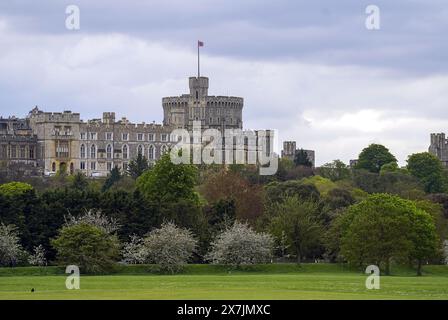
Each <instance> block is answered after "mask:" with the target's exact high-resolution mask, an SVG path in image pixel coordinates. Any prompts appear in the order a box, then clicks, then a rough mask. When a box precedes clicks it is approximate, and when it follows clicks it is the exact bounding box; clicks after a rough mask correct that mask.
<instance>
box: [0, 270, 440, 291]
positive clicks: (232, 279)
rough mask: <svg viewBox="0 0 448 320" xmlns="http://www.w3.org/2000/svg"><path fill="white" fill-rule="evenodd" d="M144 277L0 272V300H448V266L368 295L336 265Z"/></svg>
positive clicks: (357, 276)
mask: <svg viewBox="0 0 448 320" xmlns="http://www.w3.org/2000/svg"><path fill="white" fill-rule="evenodd" d="M11 270H15V271H16V272H15V273H17V274H18V275H14V272H11ZM144 271H145V268H144V267H143V266H138V267H136V268H130V269H124V270H121V271H120V273H118V274H114V275H100V276H81V289H80V290H67V289H65V276H64V275H63V274H60V273H61V269H60V268H59V269H58V268H48V269H46V270H45V271H42V269H38V268H17V269H0V299H236V300H238V299H448V267H446V266H427V267H426V268H425V271H426V274H425V276H423V277H416V276H414V275H413V274H412V273H411V271H410V270H399V271H397V273H396V275H393V276H388V277H381V289H380V290H367V289H366V288H365V285H364V282H365V279H366V275H363V274H361V273H360V272H356V271H350V270H347V269H345V268H342V267H341V266H338V265H302V266H301V267H298V266H295V265H284V266H280V267H279V266H278V265H271V266H263V267H260V268H255V269H252V270H247V271H233V272H230V273H229V272H228V271H227V270H225V269H224V268H222V267H213V266H190V267H189V268H187V269H186V271H185V273H184V274H181V275H156V274H148V273H145V274H143V273H142V272H144ZM146 271H147V269H146ZM43 273H46V274H47V275H39V274H43ZM51 273H53V275H49V274H51ZM33 274H35V275H33ZM31 288H35V290H36V291H35V292H34V293H32V292H31Z"/></svg>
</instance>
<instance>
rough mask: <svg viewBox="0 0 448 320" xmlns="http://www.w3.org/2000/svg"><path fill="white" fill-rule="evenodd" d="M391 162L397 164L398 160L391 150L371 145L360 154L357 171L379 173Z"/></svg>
mask: <svg viewBox="0 0 448 320" xmlns="http://www.w3.org/2000/svg"><path fill="white" fill-rule="evenodd" d="M391 162H393V163H396V162H397V159H396V158H395V156H394V155H393V154H391V153H390V152H389V149H387V148H386V147H385V146H383V145H381V144H371V145H369V146H368V147H367V148H364V149H363V150H362V151H361V153H360V154H359V157H358V163H357V164H356V169H365V170H368V171H370V172H374V173H379V172H380V170H381V167H382V166H383V165H385V164H388V163H391Z"/></svg>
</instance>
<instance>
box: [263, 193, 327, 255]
mask: <svg viewBox="0 0 448 320" xmlns="http://www.w3.org/2000/svg"><path fill="white" fill-rule="evenodd" d="M268 210H269V214H270V217H271V220H270V224H269V229H270V230H271V232H272V234H273V235H274V236H275V237H276V238H277V241H278V240H279V239H281V238H282V237H284V236H285V235H286V239H287V244H288V246H289V250H290V253H291V254H292V255H295V256H296V258H297V263H300V262H301V261H302V259H303V258H305V257H307V256H309V255H310V253H311V252H312V249H315V248H316V247H318V246H319V245H320V239H321V237H322V236H323V228H322V223H321V221H320V219H319V210H318V205H317V204H316V203H315V202H312V201H303V200H302V199H300V198H299V197H286V198H285V199H284V200H283V201H282V202H279V203H275V204H273V205H272V206H271V207H270V208H269V209H268Z"/></svg>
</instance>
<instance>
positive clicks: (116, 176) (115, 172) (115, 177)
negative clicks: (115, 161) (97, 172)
mask: <svg viewBox="0 0 448 320" xmlns="http://www.w3.org/2000/svg"><path fill="white" fill-rule="evenodd" d="M120 179H121V173H120V170H119V169H118V167H113V168H112V170H110V173H109V175H108V176H107V179H106V181H104V184H103V187H102V191H103V192H105V191H107V190H109V189H110V188H111V187H112V186H113V185H114V184H115V183H117V182H118V181H120Z"/></svg>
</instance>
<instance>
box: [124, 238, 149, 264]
mask: <svg viewBox="0 0 448 320" xmlns="http://www.w3.org/2000/svg"><path fill="white" fill-rule="evenodd" d="M121 254H122V256H123V260H122V262H124V263H126V264H139V263H144V262H145V260H146V259H147V256H148V253H147V250H146V249H145V246H144V241H143V239H142V238H140V237H138V236H136V235H135V234H134V235H131V237H130V240H129V242H126V243H125V244H124V245H123V250H122V253H121Z"/></svg>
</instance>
